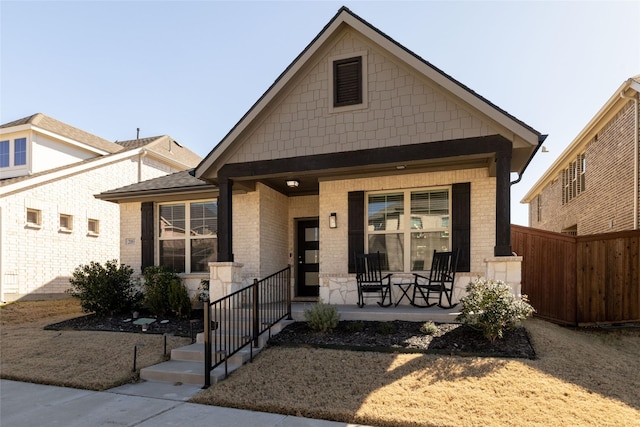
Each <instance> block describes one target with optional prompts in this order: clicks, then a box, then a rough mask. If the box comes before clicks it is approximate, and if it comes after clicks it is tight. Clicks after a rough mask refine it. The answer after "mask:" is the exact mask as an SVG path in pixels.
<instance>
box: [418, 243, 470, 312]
mask: <svg viewBox="0 0 640 427" xmlns="http://www.w3.org/2000/svg"><path fill="white" fill-rule="evenodd" d="M457 266H458V250H457V249H455V250H453V251H451V252H436V251H435V250H434V251H433V261H432V263H431V271H430V272H429V277H425V276H422V275H420V274H417V273H413V276H414V283H413V299H412V302H411V305H414V306H416V307H432V306H434V305H436V303H435V302H434V303H430V301H429V299H430V298H431V293H434V294H437V295H438V302H437V304H438V307H440V308H453V307H455V306H456V305H458V304H457V303H456V304H451V298H452V296H453V285H454V284H455V280H456V268H457ZM442 295H444V296H445V298H446V299H447V303H448V305H446V306H445V305H442ZM416 297H418V298H422V299H424V302H425V304H426V305H420V304H417V303H416Z"/></svg>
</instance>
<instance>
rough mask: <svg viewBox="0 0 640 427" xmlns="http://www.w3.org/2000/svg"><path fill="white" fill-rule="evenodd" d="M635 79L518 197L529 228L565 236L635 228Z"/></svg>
mask: <svg viewBox="0 0 640 427" xmlns="http://www.w3.org/2000/svg"><path fill="white" fill-rule="evenodd" d="M639 92H640V75H638V76H635V77H632V78H630V79H628V80H626V81H625V82H623V83H622V85H621V86H620V87H619V88H618V89H617V90H616V91H615V92H614V93H613V95H611V97H610V98H609V100H608V101H607V102H606V103H605V104H604V106H603V107H602V108H601V109H600V111H598V112H597V113H596V115H595V116H594V117H593V118H592V119H591V121H589V123H587V125H586V126H585V127H584V129H582V131H581V132H580V133H579V134H578V136H576V138H575V139H574V140H573V141H572V142H571V144H569V146H568V147H567V148H566V149H565V150H564V151H563V152H562V154H560V156H559V157H558V159H557V160H556V161H555V162H554V163H553V164H552V165H551V167H550V168H549V169H548V170H547V171H546V172H545V173H544V174H543V175H542V177H541V178H540V179H539V180H538V182H536V184H535V185H534V186H533V187H532V188H531V190H529V192H528V193H527V194H526V195H525V196H524V198H523V199H522V203H528V204H529V226H530V227H534V228H540V229H543V230H548V231H554V232H558V233H566V234H570V235H574V236H576V235H578V236H582V235H588V234H598V233H608V232H614V231H623V230H636V229H637V228H638V204H639V200H638V198H639V197H640V192H639V190H638V180H639V179H640V176H639V172H638V145H639V142H638V126H639V125H638V120H639V119H640V118H639V117H638V114H639V113H638V101H639V99H640V97H639V95H638V93H639Z"/></svg>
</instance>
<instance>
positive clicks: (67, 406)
mask: <svg viewBox="0 0 640 427" xmlns="http://www.w3.org/2000/svg"><path fill="white" fill-rule="evenodd" d="M199 390H200V389H199V388H197V387H195V386H179V387H176V386H172V385H171V384H159V383H149V384H146V385H145V383H142V384H127V385H124V386H121V387H117V388H114V389H111V390H108V391H104V392H96V391H89V390H79V389H74V388H66V387H55V386H48V385H40V384H31V383H23V382H17V381H9V380H0V425H1V426H2V427H31V426H37V425H46V426H65V427H73V426H78V427H85V426H110V427H112V426H114V425H117V426H137V427H156V426H183V425H187V426H189V427H197V426H207V427H212V426H213V427H227V426H229V427H231V426H233V427H236V426H242V427H252V426H256V427H258V426H259V427H271V426H272V427H297V426H305V427H350V426H356V424H345V423H337V422H332V421H323V420H313V419H309V418H302V417H294V416H288V415H279V414H270V413H266V412H254V411H243V410H239V409H231V408H222V407H218V406H209V405H196V404H193V403H186V402H185V400H187V399H189V397H191V396H192V395H193V394H195V393H197V392H198V391H199ZM134 393H136V394H135V395H134ZM142 395H147V396H149V395H151V396H153V395H155V396H156V397H147V396H142Z"/></svg>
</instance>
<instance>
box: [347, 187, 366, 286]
mask: <svg viewBox="0 0 640 427" xmlns="http://www.w3.org/2000/svg"><path fill="white" fill-rule="evenodd" d="M348 235H349V273H355V272H356V259H355V254H356V253H359V254H362V253H364V191H351V192H349V230H348Z"/></svg>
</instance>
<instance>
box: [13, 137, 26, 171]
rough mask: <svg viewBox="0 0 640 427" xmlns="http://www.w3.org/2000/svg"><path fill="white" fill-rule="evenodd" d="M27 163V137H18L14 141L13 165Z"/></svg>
mask: <svg viewBox="0 0 640 427" xmlns="http://www.w3.org/2000/svg"><path fill="white" fill-rule="evenodd" d="M26 164H27V138H18V139H16V140H15V141H14V151H13V165H14V166H22V165H26Z"/></svg>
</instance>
